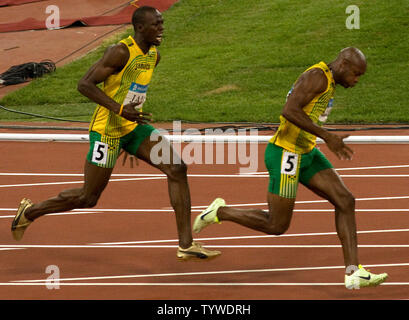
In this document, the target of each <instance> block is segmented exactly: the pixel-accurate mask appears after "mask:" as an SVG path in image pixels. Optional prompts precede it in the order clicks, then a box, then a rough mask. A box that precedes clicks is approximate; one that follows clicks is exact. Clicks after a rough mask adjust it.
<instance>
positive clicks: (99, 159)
mask: <svg viewBox="0 0 409 320" xmlns="http://www.w3.org/2000/svg"><path fill="white" fill-rule="evenodd" d="M107 154H108V145H107V144H106V143H103V142H99V141H95V144H94V150H93V152H92V159H91V160H92V162H95V163H98V164H103V165H105V164H106V162H107Z"/></svg>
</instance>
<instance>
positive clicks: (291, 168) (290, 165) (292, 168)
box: [281, 151, 299, 176]
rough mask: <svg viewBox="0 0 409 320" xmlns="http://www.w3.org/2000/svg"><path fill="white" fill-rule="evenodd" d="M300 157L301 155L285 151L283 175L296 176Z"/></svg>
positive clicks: (282, 166) (282, 164)
mask: <svg viewBox="0 0 409 320" xmlns="http://www.w3.org/2000/svg"><path fill="white" fill-rule="evenodd" d="M298 157H299V155H298V154H296V153H292V152H288V151H284V156H283V161H282V163H281V174H287V175H291V176H294V175H295V174H296V173H297V166H298Z"/></svg>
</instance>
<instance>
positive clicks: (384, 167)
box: [248, 164, 409, 175]
mask: <svg viewBox="0 0 409 320" xmlns="http://www.w3.org/2000/svg"><path fill="white" fill-rule="evenodd" d="M395 168H409V165H408V164H403V165H393V166H375V167H352V168H336V169H335V170H336V171H349V170H373V169H375V170H376V169H395ZM248 174H254V175H258V174H268V172H267V171H258V172H250V173H248Z"/></svg>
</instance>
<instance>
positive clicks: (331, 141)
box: [325, 134, 354, 160]
mask: <svg viewBox="0 0 409 320" xmlns="http://www.w3.org/2000/svg"><path fill="white" fill-rule="evenodd" d="M348 137H349V134H343V135H336V134H330V135H328V137H327V138H326V139H325V143H326V144H327V146H328V148H329V149H330V150H331V151H332V152H333V153H335V155H336V156H337V157H338V159H340V160H351V159H352V155H353V154H354V151H353V150H352V149H351V148H350V147H348V146H347V145H346V144H345V143H344V141H343V140H344V139H345V138H348Z"/></svg>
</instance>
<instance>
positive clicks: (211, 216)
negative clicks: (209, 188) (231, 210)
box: [193, 198, 226, 233]
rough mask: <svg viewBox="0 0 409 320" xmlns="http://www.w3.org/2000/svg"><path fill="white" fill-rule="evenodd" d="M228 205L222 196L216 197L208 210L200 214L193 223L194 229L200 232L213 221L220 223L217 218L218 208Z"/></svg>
mask: <svg viewBox="0 0 409 320" xmlns="http://www.w3.org/2000/svg"><path fill="white" fill-rule="evenodd" d="M224 206H226V202H225V201H224V200H223V199H222V198H217V199H215V200H214V201H213V202H212V203H211V204H210V206H208V207H207V209H206V210H204V211H202V213H201V214H199V215H198V216H197V217H196V219H195V222H194V223H193V231H194V232H196V233H199V232H200V231H201V230H202V229H203V228H204V227H207V226H208V225H211V224H213V223H220V222H219V219H218V218H217V210H218V209H219V208H220V207H224Z"/></svg>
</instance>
